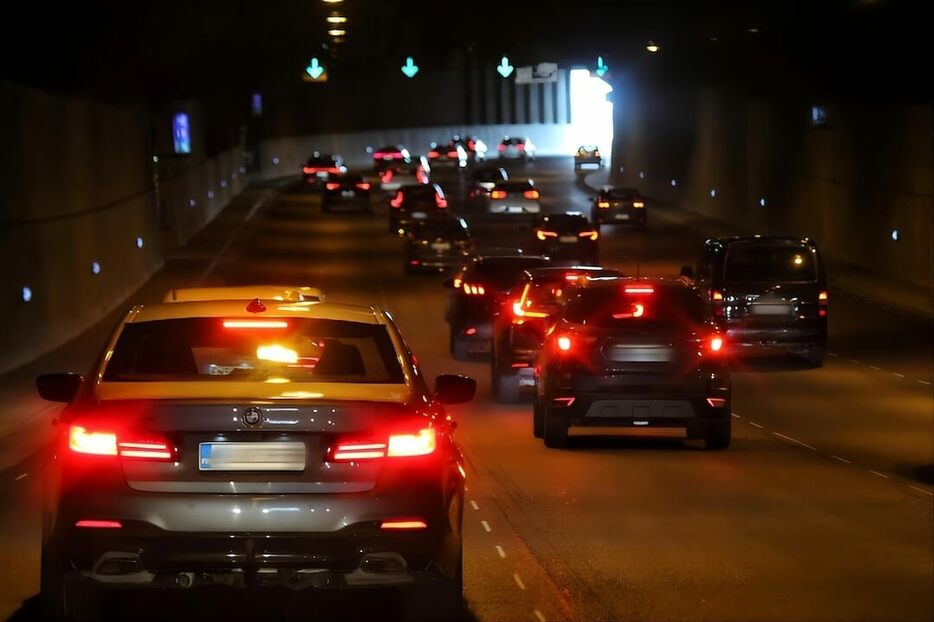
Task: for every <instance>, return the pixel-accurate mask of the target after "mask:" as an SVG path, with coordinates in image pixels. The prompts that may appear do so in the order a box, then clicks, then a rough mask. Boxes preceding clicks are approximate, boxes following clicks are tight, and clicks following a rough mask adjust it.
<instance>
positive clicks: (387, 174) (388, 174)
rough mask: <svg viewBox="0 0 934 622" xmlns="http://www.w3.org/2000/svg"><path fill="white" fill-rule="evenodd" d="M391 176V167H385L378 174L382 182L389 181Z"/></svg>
mask: <svg viewBox="0 0 934 622" xmlns="http://www.w3.org/2000/svg"><path fill="white" fill-rule="evenodd" d="M392 177H393V172H392V169H391V168H387V169H386V170H385V171H383V172H382V173H380V174H379V178H380V180H382V181H383V182H384V183H389V182H391V181H392Z"/></svg>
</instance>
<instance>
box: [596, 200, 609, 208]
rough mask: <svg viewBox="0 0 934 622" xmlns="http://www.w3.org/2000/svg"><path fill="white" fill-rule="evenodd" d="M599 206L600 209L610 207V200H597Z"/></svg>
mask: <svg viewBox="0 0 934 622" xmlns="http://www.w3.org/2000/svg"><path fill="white" fill-rule="evenodd" d="M597 207H599V208H600V209H607V208H608V207H610V202H609V201H597Z"/></svg>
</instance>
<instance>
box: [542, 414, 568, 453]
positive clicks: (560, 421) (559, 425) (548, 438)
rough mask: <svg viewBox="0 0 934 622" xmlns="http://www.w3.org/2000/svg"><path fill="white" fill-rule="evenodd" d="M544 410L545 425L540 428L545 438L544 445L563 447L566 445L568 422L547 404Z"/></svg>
mask: <svg viewBox="0 0 934 622" xmlns="http://www.w3.org/2000/svg"><path fill="white" fill-rule="evenodd" d="M543 410H544V413H543V414H544V419H545V422H544V423H545V425H544V428H543V430H542V436H543V438H544V439H545V447H549V448H552V449H563V448H565V447H567V446H568V422H567V419H566V418H565V417H563V416H561V415H558V414H556V413H555V411H554V410H553V409H551V408H548V407H547V406H546V407H545V408H544V409H543Z"/></svg>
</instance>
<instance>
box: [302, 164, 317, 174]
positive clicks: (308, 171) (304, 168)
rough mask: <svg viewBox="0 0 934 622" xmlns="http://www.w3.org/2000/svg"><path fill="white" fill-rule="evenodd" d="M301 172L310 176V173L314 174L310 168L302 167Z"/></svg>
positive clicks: (313, 170)
mask: <svg viewBox="0 0 934 622" xmlns="http://www.w3.org/2000/svg"><path fill="white" fill-rule="evenodd" d="M302 172H303V173H305V174H306V175H311V174H312V173H314V172H315V169H314V168H312V167H310V166H304V167H302Z"/></svg>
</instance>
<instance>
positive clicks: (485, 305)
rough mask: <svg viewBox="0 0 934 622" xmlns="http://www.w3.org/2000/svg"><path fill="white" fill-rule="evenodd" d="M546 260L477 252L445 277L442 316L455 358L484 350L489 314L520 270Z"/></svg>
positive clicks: (490, 321) (490, 330) (487, 348)
mask: <svg viewBox="0 0 934 622" xmlns="http://www.w3.org/2000/svg"><path fill="white" fill-rule="evenodd" d="M547 263H548V258H547V257H537V256H528V255H522V254H521V253H520V252H517V253H516V254H514V255H505V254H500V253H497V254H488V255H478V256H477V257H475V258H474V259H473V260H472V261H471V262H470V263H468V264H467V265H466V266H464V267H462V268H461V269H460V270H458V271H457V272H456V273H455V274H454V276H452V277H450V278H448V279H447V280H446V281H445V282H444V285H445V287H449V288H451V289H452V290H453V291H452V292H451V295H450V297H449V298H448V308H447V313H446V319H447V321H448V324H449V325H450V330H451V338H450V347H451V354H453V355H454V358H455V359H457V360H464V359H467V358H468V357H469V356H470V355H471V354H477V353H488V352H489V351H490V336H491V335H492V334H493V317H494V316H495V315H496V314H497V313H499V312H500V310H501V309H502V307H503V304H504V302H505V301H506V300H507V299H508V297H509V295H510V294H511V293H512V292H513V290H514V288H515V286H516V283H517V282H518V280H519V275H521V274H522V272H523V271H525V270H529V269H532V268H539V267H541V266H544V265H546V264H547Z"/></svg>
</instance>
